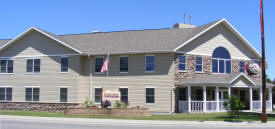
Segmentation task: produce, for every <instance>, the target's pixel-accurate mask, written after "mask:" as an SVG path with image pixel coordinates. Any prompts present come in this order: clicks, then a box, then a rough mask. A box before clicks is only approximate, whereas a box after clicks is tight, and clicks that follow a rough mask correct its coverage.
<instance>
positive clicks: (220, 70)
mask: <svg viewBox="0 0 275 129" xmlns="http://www.w3.org/2000/svg"><path fill="white" fill-rule="evenodd" d="M219 73H225V71H224V60H219Z"/></svg>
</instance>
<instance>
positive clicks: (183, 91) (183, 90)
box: [179, 88, 187, 101]
mask: <svg viewBox="0 0 275 129" xmlns="http://www.w3.org/2000/svg"><path fill="white" fill-rule="evenodd" d="M179 100H180V101H186V100H187V97H186V88H179Z"/></svg>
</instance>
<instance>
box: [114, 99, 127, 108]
mask: <svg viewBox="0 0 275 129" xmlns="http://www.w3.org/2000/svg"><path fill="white" fill-rule="evenodd" d="M114 108H127V105H126V104H125V103H124V102H122V101H116V102H115V105H114Z"/></svg>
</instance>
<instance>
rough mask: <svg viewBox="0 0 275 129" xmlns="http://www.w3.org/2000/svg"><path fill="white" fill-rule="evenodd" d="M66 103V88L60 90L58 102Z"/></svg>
mask: <svg viewBox="0 0 275 129" xmlns="http://www.w3.org/2000/svg"><path fill="white" fill-rule="evenodd" d="M67 101H68V88H60V102H67Z"/></svg>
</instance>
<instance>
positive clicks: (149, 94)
mask: <svg viewBox="0 0 275 129" xmlns="http://www.w3.org/2000/svg"><path fill="white" fill-rule="evenodd" d="M146 103H155V89H154V88H146Z"/></svg>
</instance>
